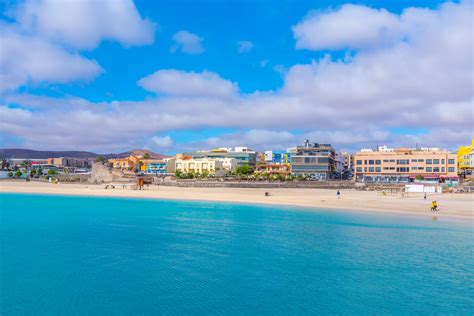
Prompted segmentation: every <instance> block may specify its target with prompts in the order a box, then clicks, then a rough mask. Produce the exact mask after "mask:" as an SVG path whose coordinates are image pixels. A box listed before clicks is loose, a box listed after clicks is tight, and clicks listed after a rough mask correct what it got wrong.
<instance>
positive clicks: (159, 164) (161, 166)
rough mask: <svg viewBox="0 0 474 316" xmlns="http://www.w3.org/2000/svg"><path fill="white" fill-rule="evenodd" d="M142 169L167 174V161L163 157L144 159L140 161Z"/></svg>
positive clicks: (150, 172)
mask: <svg viewBox="0 0 474 316" xmlns="http://www.w3.org/2000/svg"><path fill="white" fill-rule="evenodd" d="M140 164H141V166H140V170H141V171H143V172H145V173H149V174H156V175H165V174H166V162H165V161H164V160H161V159H143V160H141V162H140Z"/></svg>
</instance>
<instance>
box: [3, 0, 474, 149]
mask: <svg viewBox="0 0 474 316" xmlns="http://www.w3.org/2000/svg"><path fill="white" fill-rule="evenodd" d="M472 14H473V9H472V5H471V3H470V2H463V3H460V4H454V3H448V4H445V5H442V6H441V7H440V8H439V9H436V10H428V9H418V8H409V9H406V10H404V11H403V13H402V14H401V15H399V16H398V17H397V19H398V20H399V21H400V27H401V28H402V29H403V32H404V36H403V38H400V39H398V38H397V37H394V38H392V40H391V42H390V44H389V45H387V42H386V41H382V43H380V46H377V44H376V43H372V44H371V45H372V47H371V49H362V50H359V51H356V52H354V54H353V55H352V56H350V57H347V58H344V59H342V60H339V59H334V58H333V57H332V56H330V55H327V56H326V57H324V58H322V59H320V60H316V61H312V62H310V63H307V64H300V65H294V66H292V67H290V68H289V69H288V71H287V73H285V74H284V77H283V80H284V84H283V87H282V89H281V90H278V91H265V92H255V93H252V94H245V95H244V94H239V93H238V87H237V85H236V84H235V83H232V82H231V81H229V80H225V79H223V78H221V77H220V76H219V75H218V74H216V73H211V72H202V73H193V72H184V71H179V70H173V69H168V70H160V71H158V72H156V73H154V74H151V75H150V76H148V77H145V78H143V79H141V80H140V81H139V82H138V84H139V85H140V86H142V87H144V88H145V89H147V90H149V91H152V92H155V93H157V94H158V95H157V96H155V97H151V98H147V99H146V100H143V101H137V102H129V101H114V102H110V103H108V102H101V103H93V102H89V101H87V100H83V99H79V98H71V97H68V98H64V99H59V98H53V99H52V98H49V99H48V98H46V97H43V98H38V97H35V96H31V95H24V94H22V95H7V96H6V97H5V101H6V105H11V104H15V105H19V106H21V107H22V110H21V111H26V112H14V111H15V110H16V109H12V108H6V109H3V110H2V111H4V112H0V126H3V130H2V132H3V133H4V134H7V135H14V136H15V137H17V138H18V139H22V140H24V144H23V145H24V146H25V147H30V146H34V147H37V146H39V145H41V146H43V148H57V149H59V148H60V147H65V146H71V148H75V149H77V148H83V149H94V148H99V150H101V151H102V150H105V149H107V150H124V149H129V148H136V147H141V146H142V145H143V146H150V148H152V147H153V146H155V145H154V143H153V141H152V138H153V137H160V136H155V135H167V133H168V132H169V131H171V130H182V129H187V130H197V131H199V130H200V129H207V128H228V129H232V130H235V132H232V133H229V134H226V135H222V136H219V137H213V138H210V139H208V140H205V141H201V142H195V143H192V142H191V143H186V144H179V143H178V144H175V143H173V147H174V148H176V150H181V148H207V147H215V146H232V145H242V144H248V145H249V146H252V147H255V148H257V149H265V148H286V147H289V146H292V145H296V144H300V143H301V142H302V141H303V140H304V139H306V138H309V139H310V140H311V141H315V142H321V143H323V142H324V143H326V142H328V143H333V144H334V145H335V146H336V147H337V148H340V149H352V150H353V149H357V148H360V147H365V146H371V147H372V146H374V145H375V144H376V143H379V144H381V143H386V144H388V145H391V146H399V145H401V146H414V145H415V144H416V143H420V144H423V145H426V146H440V147H448V148H451V149H452V148H454V147H456V146H457V145H459V144H460V143H467V142H468V141H469V139H470V138H472V132H473V130H472V122H473V121H474V104H473V100H474V92H473V90H472V86H473V78H472V69H473V68H474V66H473V59H472V56H473V47H472V43H473V30H472V24H471V23H472V20H471V17H472ZM48 103H50V104H52V105H54V106H51V107H46V106H43V105H44V104H48ZM62 103H64V106H62V105H61V104H62ZM38 107H41V111H37V109H38ZM63 109H66V110H63ZM28 113H31V114H28ZM33 113H34V114H33ZM144 113H145V116H146V120H144V119H143V115H144ZM51 117H54V120H51V119H50V118H51ZM20 118H21V120H20ZM397 128H398V129H406V128H408V129H409V130H410V129H411V130H413V132H407V133H406V134H405V135H400V133H399V132H398V133H397V132H394V130H395V129H397ZM294 130H297V131H298V132H297V133H296V132H291V131H294ZM420 131H421V132H420ZM425 131H426V132H425ZM196 133H199V132H196ZM161 137H166V136H161ZM117 139H119V140H120V142H117ZM163 142H164V143H166V140H163ZM68 144H70V145H68ZM63 149H65V148H63Z"/></svg>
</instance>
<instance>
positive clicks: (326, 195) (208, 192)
mask: <svg viewBox="0 0 474 316" xmlns="http://www.w3.org/2000/svg"><path fill="white" fill-rule="evenodd" d="M129 187H130V185H129ZM0 192H3V193H5V192H12V193H38V194H62V195H83V196H113V197H132V198H157V199H175V200H203V201H219V202H237V203H261V204H274V205H289V206H301V207H309V208H314V209H333V210H355V211H363V212H374V213H384V214H405V215H419V216H430V217H433V216H436V217H437V218H450V219H458V220H463V221H466V220H467V221H470V222H471V223H472V222H473V219H474V195H473V194H447V193H444V194H443V193H436V194H434V193H433V194H428V197H427V199H426V201H425V200H424V199H423V194H421V193H410V194H409V195H404V196H401V195H400V194H398V195H397V196H382V195H379V194H378V193H377V192H374V191H356V190H340V192H341V197H340V199H338V198H337V196H336V190H323V189H287V188H285V189H244V188H182V187H169V186H156V185H150V186H149V187H145V188H144V189H143V190H132V189H130V188H125V189H124V188H123V184H115V188H114V189H105V185H104V184H67V183H59V184H52V183H44V182H23V181H12V180H5V181H1V182H0ZM265 192H269V193H270V196H265ZM432 200H436V201H437V202H438V205H439V207H440V211H439V212H436V213H434V212H431V211H430V203H431V201H432Z"/></svg>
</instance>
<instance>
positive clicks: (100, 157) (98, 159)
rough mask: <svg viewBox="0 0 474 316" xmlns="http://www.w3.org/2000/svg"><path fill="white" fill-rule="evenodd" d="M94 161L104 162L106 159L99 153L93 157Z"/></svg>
mask: <svg viewBox="0 0 474 316" xmlns="http://www.w3.org/2000/svg"><path fill="white" fill-rule="evenodd" d="M95 162H101V163H106V162H107V159H106V158H105V157H104V156H102V155H100V156H97V158H95Z"/></svg>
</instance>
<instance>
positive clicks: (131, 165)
mask: <svg viewBox="0 0 474 316" xmlns="http://www.w3.org/2000/svg"><path fill="white" fill-rule="evenodd" d="M109 163H111V164H112V165H113V167H114V168H116V169H129V170H131V169H137V168H139V166H140V158H139V157H135V156H130V157H126V158H117V159H109Z"/></svg>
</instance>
